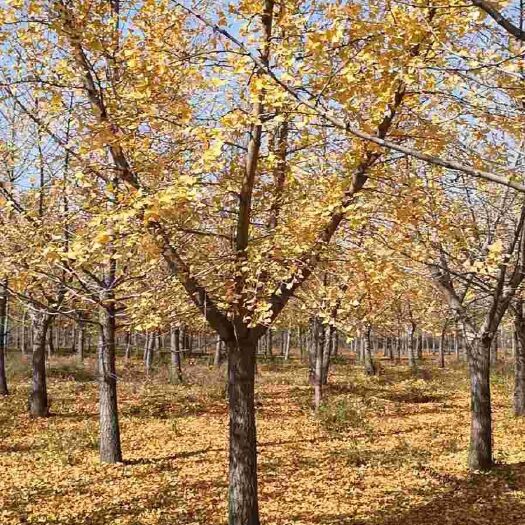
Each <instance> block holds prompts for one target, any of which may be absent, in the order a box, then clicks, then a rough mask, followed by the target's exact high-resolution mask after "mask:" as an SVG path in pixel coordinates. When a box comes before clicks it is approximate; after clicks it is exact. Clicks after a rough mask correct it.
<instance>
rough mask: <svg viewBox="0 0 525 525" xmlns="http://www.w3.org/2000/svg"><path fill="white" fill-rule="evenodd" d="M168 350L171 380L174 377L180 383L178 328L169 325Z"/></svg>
mask: <svg viewBox="0 0 525 525" xmlns="http://www.w3.org/2000/svg"><path fill="white" fill-rule="evenodd" d="M170 335H171V337H170V351H171V380H172V382H173V381H174V379H175V377H176V378H177V381H178V382H179V383H182V366H181V359H180V330H179V329H178V328H175V327H174V326H172V327H171V334H170Z"/></svg>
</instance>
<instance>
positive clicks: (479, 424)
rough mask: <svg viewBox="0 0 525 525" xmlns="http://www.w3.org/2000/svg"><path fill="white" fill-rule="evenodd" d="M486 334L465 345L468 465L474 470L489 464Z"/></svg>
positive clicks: (489, 426)
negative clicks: (467, 360) (468, 390)
mask: <svg viewBox="0 0 525 525" xmlns="http://www.w3.org/2000/svg"><path fill="white" fill-rule="evenodd" d="M491 343H492V341H491V339H490V337H488V336H487V335H484V336H482V337H480V338H476V339H475V340H474V341H473V342H472V343H471V344H469V348H468V359H469V371H470V395H471V403H470V408H471V428H470V449H469V458H468V466H469V468H470V469H473V470H490V468H491V467H492V417H491V404H490V403H491V402H490V346H491Z"/></svg>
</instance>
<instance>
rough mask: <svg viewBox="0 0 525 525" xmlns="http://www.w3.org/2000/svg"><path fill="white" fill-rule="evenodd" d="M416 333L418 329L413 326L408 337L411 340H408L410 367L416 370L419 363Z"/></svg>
mask: <svg viewBox="0 0 525 525" xmlns="http://www.w3.org/2000/svg"><path fill="white" fill-rule="evenodd" d="M415 332H416V327H415V326H414V325H413V324H411V325H410V327H409V329H408V336H409V340H408V366H409V367H411V368H416V366H417V363H416V348H415V346H416V341H415V337H414V335H415Z"/></svg>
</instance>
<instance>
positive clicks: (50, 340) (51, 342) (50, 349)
mask: <svg viewBox="0 0 525 525" xmlns="http://www.w3.org/2000/svg"><path fill="white" fill-rule="evenodd" d="M54 353H55V333H54V330H53V318H52V317H51V318H50V322H49V328H48V330H47V356H48V358H49V359H51V356H52V355H53V354H54Z"/></svg>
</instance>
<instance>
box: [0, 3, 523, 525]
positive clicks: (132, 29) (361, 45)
mask: <svg viewBox="0 0 525 525" xmlns="http://www.w3.org/2000/svg"><path fill="white" fill-rule="evenodd" d="M197 9H198V10H197ZM2 18H3V20H2V21H3V22H5V25H4V29H3V31H2V41H3V44H2V50H3V52H4V53H5V54H7V55H8V56H11V57H19V61H18V62H17V65H16V67H14V68H13V67H11V66H12V63H10V62H12V61H5V63H4V71H3V72H2V85H4V86H5V88H4V89H5V93H6V96H8V97H9V98H10V99H11V100H12V101H13V103H15V104H16V105H17V106H18V107H19V109H20V110H21V111H22V112H24V113H25V115H26V116H27V118H29V119H31V120H32V121H33V122H34V123H35V124H36V125H37V126H38V129H39V130H40V131H41V132H42V133H44V134H46V136H48V137H49V138H50V139H51V140H53V141H54V143H55V144H56V145H57V147H59V148H60V149H61V150H62V152H63V153H64V154H65V153H67V154H68V155H69V157H70V165H71V169H72V173H74V177H75V178H76V179H77V180H79V181H87V184H88V185H92V188H93V191H97V192H99V194H100V195H102V196H105V200H103V201H102V202H100V204H99V207H98V208H97V210H96V211H95V213H96V214H98V215H99V217H98V219H95V220H96V223H97V224H98V230H97V231H96V232H95V233H94V237H95V239H98V242H99V244H100V245H101V246H104V247H105V248H106V249H107V252H105V254H106V259H105V261H104V262H102V263H101V264H102V265H104V268H105V270H104V282H105V283H106V286H103V287H102V289H103V297H102V299H101V302H102V305H106V307H107V308H106V313H107V312H109V311H110V310H113V309H114V305H115V297H113V295H112V293H111V292H112V288H111V282H112V280H113V279H115V264H116V263H115V258H114V257H112V254H113V253H114V248H113V245H114V244H115V243H116V239H118V238H119V237H118V232H119V231H124V230H127V229H129V230H131V231H133V235H136V236H138V237H139V238H143V239H144V243H150V242H152V243H153V244H154V245H155V246H156V250H157V252H158V253H157V255H156V256H159V255H160V256H161V257H162V258H163V259H164V261H165V263H166V265H167V268H168V269H169V271H170V272H171V274H172V276H173V277H175V278H176V279H177V280H178V282H179V283H180V286H181V287H182V288H183V289H184V291H185V293H186V294H187V296H188V298H189V299H190V300H191V301H192V302H193V303H194V305H195V307H196V308H198V310H199V311H200V312H201V313H202V315H203V316H204V318H205V319H206V320H207V322H208V323H209V325H210V326H211V327H212V328H213V329H214V330H215V331H216V333H217V334H218V335H219V336H220V337H221V339H222V340H223V341H224V344H225V346H226V349H227V353H228V381H229V407H230V483H229V490H230V512H229V514H230V515H229V521H230V524H231V525H256V524H258V523H259V511H258V496H257V454H256V428H255V407H254V375H255V358H256V347H257V342H258V340H259V339H260V338H261V336H262V335H263V334H264V333H265V332H266V331H267V329H268V327H269V326H270V325H271V324H272V323H273V322H274V321H275V320H276V319H277V317H278V316H279V314H280V313H281V311H282V310H283V308H284V307H285V306H286V304H287V303H288V302H289V300H290V299H291V298H292V296H293V295H294V294H295V293H296V292H297V290H298V289H299V288H300V287H301V286H302V285H303V283H304V282H305V281H306V280H307V279H308V278H309V277H310V275H311V274H312V272H314V271H315V269H316V267H318V265H319V264H321V263H323V262H325V259H326V256H327V252H328V250H327V246H328V245H329V244H330V242H331V241H332V239H333V238H334V237H335V236H336V235H337V232H338V231H339V230H340V228H341V226H342V224H343V223H345V221H349V222H351V220H352V217H353V216H354V213H356V214H357V213H358V212H357V210H356V207H358V206H359V202H360V200H359V199H360V197H359V194H360V193H363V194H364V193H365V192H364V191H363V190H364V189H366V188H367V184H368V182H369V179H370V178H386V179H391V178H395V177H396V170H398V169H401V167H403V166H404V164H403V163H404V160H405V159H403V158H400V157H399V155H398V154H399V153H402V154H403V155H410V156H413V157H416V158H418V159H419V160H420V161H426V162H429V163H432V164H434V165H439V166H441V167H442V168H445V169H446V168H450V169H454V170H460V171H463V172H464V173H466V174H468V175H470V176H473V177H478V178H482V179H485V180H490V181H495V182H499V183H501V184H504V185H506V186H507V187H512V188H514V189H518V190H523V189H524V187H523V186H522V185H521V183H520V182H519V181H516V180H514V179H513V178H509V177H508V176H507V175H508V174H507V173H504V174H501V173H500V172H499V171H498V170H494V171H495V173H493V172H491V171H490V170H489V169H488V168H487V166H486V165H485V164H484V163H483V162H482V161H480V158H479V155H478V154H479V152H480V150H474V151H470V152H465V151H464V150H463V149H462V148H461V147H460V146H461V144H460V143H459V141H458V136H459V135H460V132H462V131H463V129H466V128H465V127H466V124H468V119H463V125H464V126H465V127H463V128H462V127H460V126H458V125H457V124H458V122H457V121H455V120H454V119H450V118H449V117H448V115H449V114H454V112H455V110H456V109H457V108H458V107H460V109H461V110H463V109H464V108H463V106H461V105H459V106H458V103H457V101H456V100H455V98H454V96H453V95H454V93H455V91H456V90H457V86H456V85H454V84H452V83H451V82H449V81H448V78H446V77H447V75H446V74H445V73H443V71H445V72H446V68H447V67H448V66H450V64H451V63H453V61H454V56H453V55H454V53H453V52H449V51H448V50H447V47H446V46H447V45H448V43H449V42H452V41H454V40H457V39H459V38H461V37H464V36H465V35H468V33H469V29H470V27H471V22H472V20H473V19H474V17H472V18H471V17H470V16H465V17H463V18H461V17H457V16H456V15H455V14H454V13H453V12H450V11H447V10H440V9H438V8H437V7H436V8H434V7H432V6H429V7H428V8H425V9H418V8H415V7H412V6H410V5H405V4H401V3H400V4H397V5H394V6H392V5H390V4H389V3H385V2H381V1H370V2H341V3H336V4H334V3H332V2H324V1H321V0H319V1H313V2H310V1H309V2H305V1H300V0H297V1H293V2H286V3H283V2H281V3H277V2H274V1H273V0H264V1H262V0H261V1H257V2H245V1H241V2H231V3H230V2H225V3H224V5H223V4H222V3H210V4H209V5H200V3H198V2H197V3H196V5H195V6H188V5H186V4H185V5H184V6H183V5H181V4H180V3H178V2H174V1H170V0H156V1H152V0H148V1H144V2H139V1H137V2H134V1H131V2H126V3H124V2H122V3H121V2H119V1H118V0H114V1H107V0H95V1H92V0H89V1H87V0H86V1H83V0H80V1H78V2H74V3H72V2H66V1H64V0H54V1H50V2H43V1H41V0H27V1H18V0H15V1H11V2H9V3H8V6H7V8H6V9H5V12H4V13H2ZM210 20H212V21H218V22H219V26H217V25H214V23H215V22H209V21H210ZM227 25H228V26H230V27H232V28H235V30H234V32H235V35H234V34H233V33H232V32H231V31H225V30H224V28H223V26H227ZM232 31H233V30H232ZM443 49H445V51H443ZM443 77H445V79H443ZM440 91H445V92H446V93H448V95H449V97H445V96H441V93H438V96H435V95H434V93H436V92H440ZM36 94H38V96H39V101H40V102H39V111H38V112H36V111H34V107H33V105H32V104H31V103H30V101H31V100H33V98H34V96H35V95H36ZM71 94H73V96H72V95H71ZM66 111H67V112H69V113H70V114H71V115H72V118H73V122H72V129H74V135H73V136H71V137H66V136H65V134H64V129H63V126H62V124H63V121H64V112H66ZM334 114H338V115H342V118H339V117H335V116H334ZM458 120H459V118H458ZM443 151H446V152H447V154H448V155H451V157H446V158H445V157H443V156H440V154H441V153H442V152H443ZM391 152H392V153H391ZM465 157H466V160H465ZM387 165H388V169H385V166H387ZM438 173H439V175H438V176H443V177H446V176H447V173H446V170H445V171H443V172H438ZM512 174H513V175H515V173H514V172H512ZM412 176H413V177H414V178H416V179H417V178H419V173H418V171H417V170H414V172H413V173H412ZM95 186H96V189H95ZM412 190H413V188H412ZM509 191H510V190H509ZM83 249H84V250H89V249H88V248H83ZM81 252H82V250H81ZM56 253H57V254H58V256H59V257H60V258H61V260H64V261H67V260H69V261H77V262H78V261H79V260H81V259H82V257H83V255H82V253H75V254H72V253H71V250H69V249H68V250H62V251H57V252H56ZM109 317H111V318H114V312H113V311H111V312H109ZM115 459H118V457H117V456H115Z"/></svg>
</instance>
